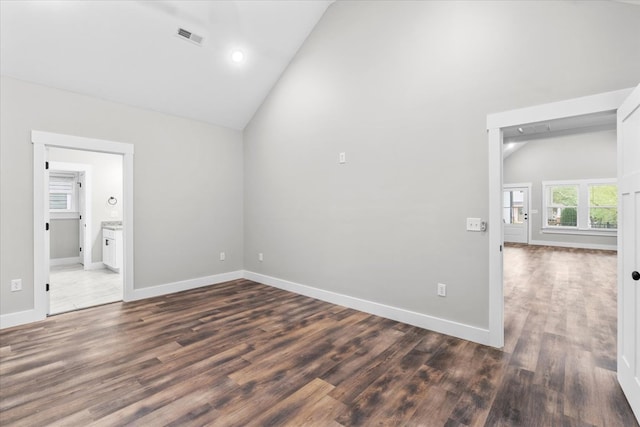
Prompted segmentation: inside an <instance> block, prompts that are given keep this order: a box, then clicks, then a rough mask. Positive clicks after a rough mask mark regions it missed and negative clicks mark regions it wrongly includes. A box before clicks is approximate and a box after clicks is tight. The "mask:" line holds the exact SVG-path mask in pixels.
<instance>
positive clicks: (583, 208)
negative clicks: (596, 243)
mask: <svg viewBox="0 0 640 427" xmlns="http://www.w3.org/2000/svg"><path fill="white" fill-rule="evenodd" d="M617 182H618V181H617V179H615V178H605V179H572V180H563V181H542V229H541V230H540V231H541V232H542V233H549V234H578V235H584V236H617V235H618V230H617V229H604V230H601V229H597V228H590V227H589V186H591V185H602V184H617ZM562 185H573V186H578V207H577V209H578V222H577V225H576V226H575V227H568V226H555V227H551V226H549V225H548V224H549V209H548V208H549V206H547V192H548V187H554V186H562Z"/></svg>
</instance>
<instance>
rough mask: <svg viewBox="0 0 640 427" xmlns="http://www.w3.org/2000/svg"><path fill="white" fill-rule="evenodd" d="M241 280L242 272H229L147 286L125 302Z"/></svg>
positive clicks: (136, 291)
mask: <svg viewBox="0 0 640 427" xmlns="http://www.w3.org/2000/svg"><path fill="white" fill-rule="evenodd" d="M242 278H243V271H242V270H238V271H231V272H229V273H221V274H214V275H213V276H206V277H198V278H196V279H189V280H181V281H179V282H173V283H166V284H164V285H158V286H149V287H147V288H139V289H134V290H133V292H132V294H131V296H130V298H126V301H136V300H141V299H145V298H153V297H158V296H161V295H166V294H172V293H175V292H182V291H187V290H189V289H195V288H200V287H203V286H209V285H215V284H218V283H223V282H228V281H230V280H237V279H242Z"/></svg>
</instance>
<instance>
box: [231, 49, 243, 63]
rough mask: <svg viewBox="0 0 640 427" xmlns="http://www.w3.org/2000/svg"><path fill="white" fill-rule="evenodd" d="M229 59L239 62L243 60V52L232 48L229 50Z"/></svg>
mask: <svg viewBox="0 0 640 427" xmlns="http://www.w3.org/2000/svg"><path fill="white" fill-rule="evenodd" d="M231 60H232V61H233V62H235V63H236V64H239V63H241V62H242V61H244V52H243V51H241V50H239V49H236V50H234V51H233V52H231Z"/></svg>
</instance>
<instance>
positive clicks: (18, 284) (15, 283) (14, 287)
mask: <svg viewBox="0 0 640 427" xmlns="http://www.w3.org/2000/svg"><path fill="white" fill-rule="evenodd" d="M21 290H22V279H13V280H12V281H11V292H16V291H21Z"/></svg>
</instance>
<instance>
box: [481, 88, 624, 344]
mask: <svg viewBox="0 0 640 427" xmlns="http://www.w3.org/2000/svg"><path fill="white" fill-rule="evenodd" d="M632 90H633V88H629V89H622V90H617V91H613V92H606V93H601V94H597V95H591V96H585V97H581V98H574V99H570V100H566V101H560V102H554V103H550V104H543V105H536V106H533V107H527V108H520V109H517V110H510V111H505V112H502V113H495V114H489V115H487V133H488V142H489V345H491V346H493V347H497V348H501V347H503V346H504V294H503V286H504V285H503V271H502V269H503V266H502V247H503V245H504V240H503V230H502V187H503V182H502V181H503V179H502V177H503V175H502V173H503V172H502V170H503V165H502V162H503V158H502V149H503V137H502V130H503V129H504V128H507V127H511V126H519V125H526V124H530V123H537V122H542V121H547V120H554V119H564V118H569V117H576V116H582V115H586V114H594V113H604V112H612V111H616V110H617V109H618V107H619V106H620V105H621V104H622V102H623V101H624V100H625V99H626V98H627V96H629V94H630V93H631V91H632Z"/></svg>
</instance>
